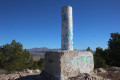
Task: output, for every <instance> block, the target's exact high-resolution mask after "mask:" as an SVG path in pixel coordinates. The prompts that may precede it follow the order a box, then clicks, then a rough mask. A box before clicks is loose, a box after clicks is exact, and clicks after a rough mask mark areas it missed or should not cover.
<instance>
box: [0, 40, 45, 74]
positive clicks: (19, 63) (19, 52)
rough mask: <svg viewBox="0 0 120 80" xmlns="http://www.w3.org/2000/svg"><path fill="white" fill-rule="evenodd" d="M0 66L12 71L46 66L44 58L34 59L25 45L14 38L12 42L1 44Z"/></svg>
mask: <svg viewBox="0 0 120 80" xmlns="http://www.w3.org/2000/svg"><path fill="white" fill-rule="evenodd" d="M0 68H1V69H5V70H7V71H8V73H10V72H14V71H21V70H25V69H41V70H43V68H44V59H40V60H39V61H34V60H33V58H32V56H31V55H30V53H29V51H27V50H26V49H25V50H24V49H23V45H22V44H21V43H19V42H16V41H15V40H13V41H12V42H11V43H10V44H5V45H2V46H0Z"/></svg>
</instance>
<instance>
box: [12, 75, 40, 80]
mask: <svg viewBox="0 0 120 80" xmlns="http://www.w3.org/2000/svg"><path fill="white" fill-rule="evenodd" d="M13 80H14V79H13ZM15 80H41V78H40V75H29V76H22V77H19V78H17V79H15Z"/></svg>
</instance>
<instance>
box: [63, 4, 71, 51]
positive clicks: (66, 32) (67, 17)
mask: <svg viewBox="0 0 120 80" xmlns="http://www.w3.org/2000/svg"><path fill="white" fill-rule="evenodd" d="M61 29H62V32H61V33H62V34H61V48H62V50H73V19H72V7H71V6H64V7H62V28H61Z"/></svg>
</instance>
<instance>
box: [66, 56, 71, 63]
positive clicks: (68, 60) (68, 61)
mask: <svg viewBox="0 0 120 80" xmlns="http://www.w3.org/2000/svg"><path fill="white" fill-rule="evenodd" d="M67 64H71V62H70V57H69V56H67Z"/></svg>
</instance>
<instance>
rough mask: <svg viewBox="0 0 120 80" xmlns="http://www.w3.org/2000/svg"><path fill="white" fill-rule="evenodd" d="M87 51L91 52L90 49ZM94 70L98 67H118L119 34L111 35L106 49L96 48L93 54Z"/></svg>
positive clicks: (119, 54) (119, 57)
mask: <svg viewBox="0 0 120 80" xmlns="http://www.w3.org/2000/svg"><path fill="white" fill-rule="evenodd" d="M87 50H89V51H91V49H90V48H87ZM94 63H95V68H100V67H103V68H105V67H111V66H117V67H120V34H119V33H111V38H110V39H109V41H108V48H107V49H105V50H103V49H102V48H100V47H97V48H96V51H95V53H94Z"/></svg>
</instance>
